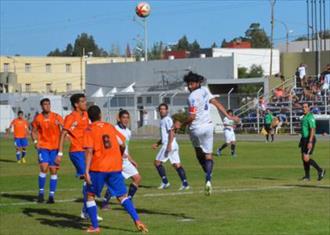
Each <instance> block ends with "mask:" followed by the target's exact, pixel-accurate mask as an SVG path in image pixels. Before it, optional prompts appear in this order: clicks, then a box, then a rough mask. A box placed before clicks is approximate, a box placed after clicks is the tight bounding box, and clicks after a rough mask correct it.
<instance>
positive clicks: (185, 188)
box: [179, 185, 190, 191]
mask: <svg viewBox="0 0 330 235" xmlns="http://www.w3.org/2000/svg"><path fill="white" fill-rule="evenodd" d="M189 189H190V186H189V185H187V186H183V185H182V186H181V187H180V188H179V191H184V190H189Z"/></svg>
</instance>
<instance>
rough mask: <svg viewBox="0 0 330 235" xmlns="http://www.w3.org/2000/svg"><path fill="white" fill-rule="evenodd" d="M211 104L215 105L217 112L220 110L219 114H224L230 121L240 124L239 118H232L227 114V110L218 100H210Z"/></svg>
mask: <svg viewBox="0 0 330 235" xmlns="http://www.w3.org/2000/svg"><path fill="white" fill-rule="evenodd" d="M210 103H211V104H213V105H214V106H215V107H216V108H217V110H218V112H219V113H222V114H223V115H225V116H226V117H227V118H229V119H230V120H233V121H235V122H238V123H239V122H240V119H239V117H237V116H230V115H229V114H228V113H227V110H226V108H225V107H224V106H223V105H222V104H221V103H220V102H219V101H218V100H217V99H216V98H212V99H210Z"/></svg>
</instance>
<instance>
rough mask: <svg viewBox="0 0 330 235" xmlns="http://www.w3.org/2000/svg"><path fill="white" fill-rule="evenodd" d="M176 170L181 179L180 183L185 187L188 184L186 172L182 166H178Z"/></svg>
mask: <svg viewBox="0 0 330 235" xmlns="http://www.w3.org/2000/svg"><path fill="white" fill-rule="evenodd" d="M176 171H177V172H178V175H179V177H180V179H181V181H182V185H183V186H185V187H187V186H188V181H187V177H186V173H185V171H184V169H183V167H182V166H180V167H179V168H177V169H176Z"/></svg>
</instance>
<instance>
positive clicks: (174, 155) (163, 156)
mask: <svg viewBox="0 0 330 235" xmlns="http://www.w3.org/2000/svg"><path fill="white" fill-rule="evenodd" d="M166 149H167V145H166V144H163V145H162V147H161V148H160V150H159V152H158V154H157V156H156V160H157V161H161V162H167V161H168V160H170V163H171V164H179V163H180V162H181V161H180V156H179V146H178V144H173V145H172V151H171V152H169V153H167V152H166Z"/></svg>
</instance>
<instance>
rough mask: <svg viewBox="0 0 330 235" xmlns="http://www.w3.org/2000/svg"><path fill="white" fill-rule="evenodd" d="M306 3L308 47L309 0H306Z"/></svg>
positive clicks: (308, 44)
mask: <svg viewBox="0 0 330 235" xmlns="http://www.w3.org/2000/svg"><path fill="white" fill-rule="evenodd" d="M306 3H307V47H308V49H310V43H309V38H310V36H309V0H306Z"/></svg>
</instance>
